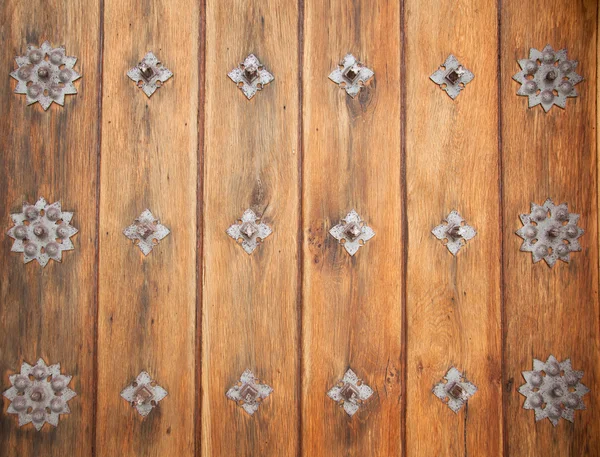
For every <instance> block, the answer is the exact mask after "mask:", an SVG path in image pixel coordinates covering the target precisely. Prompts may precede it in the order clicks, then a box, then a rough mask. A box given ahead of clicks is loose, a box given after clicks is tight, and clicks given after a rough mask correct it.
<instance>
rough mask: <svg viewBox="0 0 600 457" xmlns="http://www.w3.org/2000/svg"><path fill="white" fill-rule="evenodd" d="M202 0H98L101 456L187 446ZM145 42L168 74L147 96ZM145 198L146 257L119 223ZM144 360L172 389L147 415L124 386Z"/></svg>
mask: <svg viewBox="0 0 600 457" xmlns="http://www.w3.org/2000/svg"><path fill="white" fill-rule="evenodd" d="M198 8H199V6H198V4H197V2H194V1H191V0H177V1H155V2H134V1H125V2H123V1H120V0H119V1H117V0H105V32H104V36H105V46H104V49H105V51H104V90H103V104H104V105H103V106H104V111H103V122H102V164H101V195H100V273H99V274H100V291H99V343H98V354H99V367H98V371H99V374H98V417H97V424H96V426H97V442H96V453H97V455H98V456H99V457H102V456H111V457H112V456H114V455H120V456H144V457H146V456H164V455H178V456H192V455H194V440H195V433H194V426H195V420H194V417H195V398H196V393H195V387H196V383H195V377H194V376H195V332H196V328H195V317H196V281H195V278H196V251H195V247H196V228H197V226H196V180H197V152H198V151H197V147H198V135H197V130H196V128H197V125H198V47H199V43H198V36H199V33H198V18H199V11H198ZM147 51H153V52H154V53H155V54H156V56H157V57H158V58H159V59H160V60H161V61H162V62H163V64H164V65H165V66H166V67H167V68H169V69H170V70H171V71H172V72H173V73H174V76H173V78H171V79H170V80H168V81H166V82H165V83H164V86H163V87H161V88H160V89H158V91H157V92H156V93H155V94H154V95H153V96H152V97H151V98H149V99H148V98H147V97H146V95H145V94H144V93H143V92H142V91H141V90H140V89H138V88H137V87H136V85H135V83H134V82H133V81H131V80H130V79H129V78H128V77H127V75H126V72H127V70H128V69H129V68H130V67H132V66H134V65H136V64H137V63H138V62H139V61H140V60H141V59H142V58H143V56H144V55H145V54H146V52H147ZM146 208H148V209H150V210H151V211H152V212H153V214H154V215H155V216H156V217H158V218H159V219H160V220H161V222H162V223H163V224H164V225H166V226H167V227H168V228H169V229H170V230H171V234H170V235H169V236H168V237H166V238H165V239H163V240H162V241H161V242H160V244H159V245H158V246H156V247H155V248H154V250H153V251H152V252H151V253H150V254H149V255H148V256H147V257H144V255H143V254H142V253H141V251H140V250H139V249H138V248H137V247H136V246H134V245H133V244H132V243H131V241H129V240H128V239H127V238H126V237H125V236H124V235H123V233H122V231H123V229H124V228H125V227H127V226H128V225H130V224H131V223H132V222H133V220H134V219H135V218H136V217H138V216H139V215H140V213H141V212H142V211H143V210H145V209H146ZM142 370H146V371H147V372H148V373H149V374H150V375H151V376H152V377H153V378H154V379H155V380H156V381H157V383H158V384H159V385H161V386H162V387H164V388H165V389H166V390H167V391H168V392H169V394H168V396H167V397H166V398H165V399H164V400H162V401H161V402H160V403H159V406H158V408H155V409H154V410H153V411H152V412H151V413H150V415H149V416H147V417H146V418H145V419H142V417H141V416H139V415H138V414H137V412H136V410H135V409H134V408H132V407H131V406H130V405H129V404H128V403H127V402H126V401H124V400H123V399H122V398H121V397H120V395H119V393H120V392H121V390H122V389H123V388H124V387H125V386H127V385H128V384H129V383H131V382H132V381H133V380H134V379H135V377H136V376H137V375H138V374H139V373H140V372H141V371H142Z"/></svg>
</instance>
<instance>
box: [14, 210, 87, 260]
mask: <svg viewBox="0 0 600 457" xmlns="http://www.w3.org/2000/svg"><path fill="white" fill-rule="evenodd" d="M11 218H12V220H13V222H14V224H15V226H14V227H12V228H11V229H10V230H9V231H8V236H10V237H11V238H13V239H14V240H15V242H14V243H13V246H12V249H11V250H12V251H13V252H22V253H23V261H24V263H28V262H31V261H32V260H33V259H36V260H37V261H38V262H39V264H40V265H41V266H42V267H45V266H46V264H47V263H48V261H49V260H50V259H52V260H55V261H57V262H60V261H61V259H62V252H63V251H70V250H72V249H75V247H74V246H73V242H72V241H71V240H70V237H72V236H73V235H75V234H76V233H77V229H76V228H75V227H73V226H72V225H70V222H71V219H73V213H69V212H67V211H62V209H61V206H60V202H55V203H52V204H51V205H49V204H48V203H47V202H46V200H44V199H43V198H40V199H39V200H38V201H37V203H36V204H35V205H30V204H29V203H23V211H22V212H21V213H15V214H11Z"/></svg>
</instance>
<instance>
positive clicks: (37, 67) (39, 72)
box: [10, 41, 81, 110]
mask: <svg viewBox="0 0 600 457" xmlns="http://www.w3.org/2000/svg"><path fill="white" fill-rule="evenodd" d="M15 60H16V61H17V65H18V66H19V68H17V69H16V70H15V71H13V72H12V73H11V74H10V76H12V77H13V78H14V79H16V80H17V81H18V82H17V88H16V89H15V93H17V94H25V95H26V97H27V104H28V105H31V104H33V103H35V102H39V104H40V105H41V106H42V108H44V110H47V109H48V108H49V107H50V105H51V104H52V102H54V103H57V104H59V105H60V106H63V105H64V104H65V95H70V94H76V93H77V89H76V88H75V85H74V84H73V81H76V80H78V79H79V78H81V75H80V74H79V73H77V72H76V71H75V70H74V69H73V67H74V66H75V63H76V62H77V58H76V57H69V56H67V54H66V51H65V47H64V46H60V47H58V48H53V47H52V46H51V45H50V43H49V42H48V41H44V43H42V45H41V46H40V47H39V48H38V47H36V46H33V45H29V46H27V54H26V55H24V56H19V57H15Z"/></svg>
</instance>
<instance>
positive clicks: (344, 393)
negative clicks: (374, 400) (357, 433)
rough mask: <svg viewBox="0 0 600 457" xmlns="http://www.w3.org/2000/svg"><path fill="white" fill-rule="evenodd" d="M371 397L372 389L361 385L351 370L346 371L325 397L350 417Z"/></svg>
mask: <svg viewBox="0 0 600 457" xmlns="http://www.w3.org/2000/svg"><path fill="white" fill-rule="evenodd" d="M371 395H373V389H371V388H370V387H369V386H368V385H366V384H365V383H363V382H362V380H361V379H359V378H358V376H357V375H356V373H354V371H352V370H351V369H348V371H346V374H344V377H343V378H342V380H341V381H340V382H338V383H337V384H336V385H335V386H333V387H332V388H331V389H330V390H329V392H327V396H328V397H329V398H331V399H332V400H333V401H335V402H337V403H338V405H340V406H341V407H342V408H344V411H346V414H348V415H349V416H351V417H352V416H354V414H356V412H357V411H358V410H359V409H360V408H361V407H362V406H363V404H364V402H365V401H367V400H368V399H369V398H370V397H371Z"/></svg>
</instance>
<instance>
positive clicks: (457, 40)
mask: <svg viewBox="0 0 600 457" xmlns="http://www.w3.org/2000/svg"><path fill="white" fill-rule="evenodd" d="M406 10H407V14H406V37H407V43H406V49H407V50H406V72H407V76H406V79H407V81H406V91H407V101H406V113H407V114H406V122H407V129H406V130H407V137H406V142H407V146H406V154H407V157H406V162H407V169H406V170H407V171H406V175H407V177H406V181H407V187H408V208H407V211H408V227H409V228H408V238H409V245H408V266H407V273H408V278H407V297H408V298H407V320H408V349H407V350H408V362H407V364H408V366H407V373H408V376H407V381H406V382H407V397H408V400H407V437H406V439H407V446H408V449H407V455H410V456H421V455H428V456H429V455H432V456H433V455H435V456H456V455H469V456H472V455H473V456H475V455H478V456H486V457H487V456H498V455H501V454H502V415H501V405H502V390H501V378H502V377H501V360H502V357H501V344H500V343H501V326H500V321H501V296H500V273H501V268H500V265H501V264H500V242H499V240H500V233H499V230H500V223H499V215H500V208H499V195H498V192H499V171H498V114H497V113H498V95H497V94H498V85H497V84H498V83H497V68H498V67H497V48H498V34H497V8H496V4H495V3H494V2H483V3H482V2H478V1H476V0H475V1H474V0H459V1H457V2H443V3H442V4H440V3H439V2H436V1H416V0H407V4H406ZM449 54H453V55H454V56H456V57H457V58H458V60H459V61H460V63H461V64H462V65H464V67H465V68H467V69H469V70H470V71H471V72H472V73H473V74H474V75H475V78H474V79H473V80H472V81H471V82H470V83H468V84H467V85H466V87H465V88H464V90H463V91H462V92H461V93H460V95H459V96H458V97H457V98H456V99H455V100H454V101H453V100H452V99H451V98H450V97H449V96H448V95H447V94H446V93H445V92H444V91H442V90H441V89H440V87H439V86H437V85H436V84H435V83H434V82H433V81H431V80H430V79H429V76H430V75H431V74H432V73H433V72H434V71H436V70H437V69H438V68H439V66H440V65H443V63H444V62H445V60H446V58H447V57H448V55H449ZM448 70H450V69H448ZM452 210H457V211H458V212H459V213H460V214H461V216H463V217H464V218H465V220H466V223H467V224H468V225H470V226H472V227H474V228H475V229H476V230H477V235H476V236H475V238H473V239H472V240H470V241H469V242H468V243H467V245H466V246H464V247H463V248H462V249H461V250H460V251H459V252H458V254H457V255H456V256H455V257H454V256H452V254H451V253H450V252H449V251H448V249H447V248H446V247H445V246H444V245H443V244H442V243H441V242H440V241H439V240H438V239H437V238H435V237H434V236H433V234H432V233H431V230H432V229H433V228H434V227H436V226H437V225H438V224H440V223H441V222H442V220H443V219H444V218H445V217H446V216H447V215H448V214H449V213H450V211H452ZM452 366H454V367H456V368H457V369H458V370H460V371H461V372H462V373H463V374H464V375H465V376H466V377H467V378H468V380H469V381H471V382H473V383H474V384H475V385H477V387H478V391H477V392H476V394H475V395H474V396H473V397H472V399H471V400H470V401H469V403H468V405H467V406H465V407H464V408H463V409H462V410H461V411H460V412H459V413H458V414H455V413H454V412H453V411H452V410H450V408H448V407H447V405H446V404H444V403H443V402H442V401H440V400H439V399H438V398H437V397H436V396H434V395H433V393H432V392H431V391H432V388H433V386H434V385H435V384H437V383H438V382H440V381H441V380H442V378H443V377H444V376H445V374H446V372H447V371H448V369H449V368H450V367H452Z"/></svg>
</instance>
